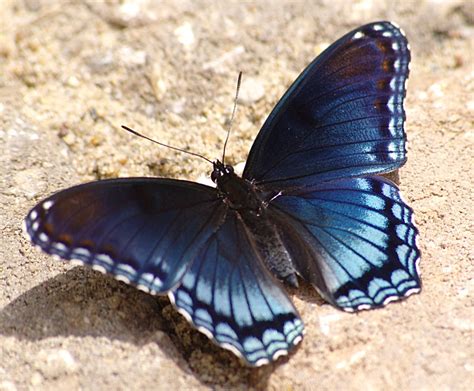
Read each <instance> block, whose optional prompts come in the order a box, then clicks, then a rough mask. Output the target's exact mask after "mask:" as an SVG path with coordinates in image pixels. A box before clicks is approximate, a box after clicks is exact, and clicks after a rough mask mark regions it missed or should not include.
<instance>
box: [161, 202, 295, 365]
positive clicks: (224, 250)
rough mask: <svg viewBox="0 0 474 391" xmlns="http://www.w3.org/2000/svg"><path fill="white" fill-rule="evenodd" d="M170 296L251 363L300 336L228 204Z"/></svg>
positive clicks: (195, 321)
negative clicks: (221, 220) (218, 224)
mask: <svg viewBox="0 0 474 391" xmlns="http://www.w3.org/2000/svg"><path fill="white" fill-rule="evenodd" d="M170 299H171V301H172V302H173V303H174V305H175V306H176V307H177V309H178V310H179V311H180V312H181V313H182V314H183V315H184V316H185V317H186V318H187V319H188V320H189V321H190V322H192V323H193V324H194V325H195V327H196V328H197V329H198V330H200V331H201V332H203V333H204V334H206V335H207V336H208V337H209V338H212V339H213V340H214V341H215V342H217V343H218V344H219V345H221V346H222V347H224V348H226V349H229V350H231V351H232V352H234V353H235V354H237V355H238V356H240V357H242V358H244V359H245V360H246V362H247V363H248V364H250V365H253V366H259V365H263V364H266V363H268V362H270V361H272V360H275V359H276V358H277V357H279V356H281V355H283V354H286V353H287V352H288V351H289V350H291V349H292V348H293V347H294V346H295V345H296V344H297V343H298V342H299V341H300V340H301V338H302V332H303V324H302V322H301V320H300V318H299V315H298V313H297V312H296V310H295V308H294V307H293V304H292V303H291V301H290V299H289V298H288V296H287V295H286V293H285V292H284V290H283V288H282V287H281V285H280V284H279V282H278V281H276V280H275V279H274V277H273V276H271V275H270V273H269V272H268V271H267V270H266V269H265V266H264V264H263V261H262V259H261V258H260V256H259V255H258V252H257V247H256V244H255V242H254V240H253V239H252V236H251V235H250V234H249V233H248V232H247V229H246V227H245V226H244V224H243V223H242V221H241V220H240V217H239V216H238V215H237V214H236V212H235V211H233V210H230V209H229V210H228V213H227V217H226V219H225V222H224V223H223V224H222V225H221V226H220V228H219V229H218V230H217V231H216V232H215V233H213V234H212V235H211V237H210V238H209V239H208V240H207V242H206V243H205V245H204V247H203V248H202V250H201V251H200V252H199V254H198V256H197V257H196V258H195V259H194V261H193V264H192V266H191V268H190V269H189V270H188V271H187V272H186V274H185V275H184V277H183V279H182V283H181V285H180V286H179V287H177V288H176V289H175V290H174V291H172V292H170Z"/></svg>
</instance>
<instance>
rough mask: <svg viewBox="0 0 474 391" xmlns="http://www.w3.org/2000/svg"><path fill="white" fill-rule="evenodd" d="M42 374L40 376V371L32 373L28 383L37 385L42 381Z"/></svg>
mask: <svg viewBox="0 0 474 391" xmlns="http://www.w3.org/2000/svg"><path fill="white" fill-rule="evenodd" d="M43 380H44V379H43V376H41V373H39V372H35V373H33V375H32V376H31V379H30V384H31V385H32V386H33V387H38V386H39V385H40V384H41V383H43Z"/></svg>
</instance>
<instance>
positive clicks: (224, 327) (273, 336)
mask: <svg viewBox="0 0 474 391" xmlns="http://www.w3.org/2000/svg"><path fill="white" fill-rule="evenodd" d="M181 293H183V292H179V294H180V295H181ZM188 296H189V295H188ZM168 297H169V299H170V302H171V303H172V304H173V306H174V307H175V308H176V310H177V311H178V312H179V313H180V314H181V315H183V316H184V318H185V319H186V320H187V321H188V322H189V323H191V324H192V325H193V326H194V327H195V328H196V329H197V330H199V331H200V332H201V333H203V334H204V335H205V336H206V337H208V338H209V339H211V340H213V341H214V342H216V343H217V344H219V346H220V347H222V348H223V349H227V350H230V351H231V352H232V353H234V354H235V355H236V356H237V357H240V358H242V359H245V358H244V357H243V354H242V352H241V350H239V349H238V347H237V346H236V345H238V346H240V347H241V349H242V350H245V346H247V350H249V351H252V350H254V348H255V346H254V345H255V343H258V344H262V342H263V344H262V349H263V350H264V351H265V354H269V353H270V352H269V349H271V347H272V345H274V344H275V343H279V344H284V345H285V347H284V348H278V349H277V350H275V352H273V353H270V355H271V356H270V357H271V360H272V361H274V360H276V359H277V358H278V357H280V356H284V355H286V354H288V350H289V348H290V347H291V346H295V345H297V344H298V343H299V342H300V341H301V340H302V339H303V337H302V335H301V334H302V333H303V331H304V330H303V323H302V322H301V320H300V319H298V318H296V319H294V321H288V322H286V323H285V325H284V326H283V330H284V334H282V333H281V332H279V331H278V330H275V329H268V330H265V332H264V333H263V336H262V341H258V340H257V339H256V338H254V337H249V338H247V339H245V340H244V341H243V342H242V344H241V343H240V342H239V340H238V335H237V333H236V332H235V331H234V330H233V329H232V328H231V326H230V325H229V324H227V323H219V324H218V325H217V326H216V327H215V328H214V327H213V326H212V323H211V322H212V318H211V315H210V314H209V313H208V312H207V311H205V310H204V309H198V310H196V311H195V312H194V314H192V313H190V312H188V311H187V310H186V309H184V308H183V307H181V306H180V305H181V304H182V303H179V305H178V304H177V302H176V297H175V293H174V292H172V291H170V292H168ZM182 299H183V297H180V299H179V300H180V301H181V300H182ZM188 304H189V303H188ZM189 309H190V310H192V305H189ZM199 310H201V312H200V313H199V314H198V313H197V312H198V311H199ZM203 311H204V312H206V313H207V315H206V314H204V312H203ZM197 315H199V316H197ZM195 318H199V321H203V320H207V321H206V323H209V328H206V327H204V326H202V325H198V324H197V323H196V319H195ZM211 329H212V330H211ZM215 333H217V334H221V335H225V336H227V337H229V338H232V339H234V344H232V343H229V342H220V341H218V340H217V339H216V335H215ZM291 334H296V336H294V337H291ZM263 345H265V347H264V346H263ZM262 353H263V352H262ZM269 362H270V359H269V358H268V357H262V358H259V359H257V360H256V361H255V362H253V363H251V364H252V365H254V366H257V367H258V366H261V365H265V364H268V363H269Z"/></svg>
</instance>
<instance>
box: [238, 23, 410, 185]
mask: <svg viewBox="0 0 474 391" xmlns="http://www.w3.org/2000/svg"><path fill="white" fill-rule="evenodd" d="M409 61H410V52H409V48H408V43H407V40H406V38H405V36H404V35H403V33H402V31H401V30H400V29H399V28H398V27H397V26H395V25H394V24H392V23H390V22H377V23H372V24H368V25H365V26H362V27H359V28H357V29H356V30H353V31H351V32H350V33H348V34H346V35H345V36H343V37H342V38H340V39H339V40H338V41H336V42H335V43H334V44H332V45H331V46H330V47H329V48H328V49H326V50H325V51H324V52H323V53H322V54H321V55H320V56H318V57H317V58H316V59H315V60H314V61H313V62H312V63H311V64H310V65H309V66H308V67H307V68H306V69H305V70H304V71H303V73H302V74H301V75H300V76H299V77H298V79H297V80H296V81H295V82H294V83H293V85H292V86H291V87H290V89H289V90H288V91H287V92H286V93H285V95H284V96H283V97H282V99H281V100H280V101H279V103H278V104H277V105H276V107H275V108H274V110H273V111H272V113H271V114H270V116H269V117H268V119H267V121H266V122H265V124H264V125H263V127H262V129H261V130H260V133H259V134H258V136H257V138H256V140H255V142H254V144H253V146H252V149H251V151H250V154H249V157H248V160H247V164H246V166H245V170H244V174H243V176H244V178H247V179H253V180H255V181H256V182H258V183H261V184H272V185H273V186H280V187H284V186H289V185H301V184H308V183H318V182H321V181H324V180H331V179H337V178H343V177H353V176H360V175H366V174H370V173H382V172H388V171H392V170H394V169H396V168H398V167H400V166H401V165H403V163H404V162H405V160H406V151H405V133H404V129H403V124H404V120H405V112H404V109H403V100H404V97H405V82H406V79H407V77H408V65H409Z"/></svg>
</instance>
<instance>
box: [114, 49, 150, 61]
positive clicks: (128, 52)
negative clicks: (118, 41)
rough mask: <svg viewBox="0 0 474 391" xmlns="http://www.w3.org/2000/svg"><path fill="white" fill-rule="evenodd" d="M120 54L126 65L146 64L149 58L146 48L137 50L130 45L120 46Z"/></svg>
mask: <svg viewBox="0 0 474 391" xmlns="http://www.w3.org/2000/svg"><path fill="white" fill-rule="evenodd" d="M118 56H119V58H120V60H121V61H122V62H123V63H124V64H125V65H145V64H146V60H147V54H146V52H145V51H144V50H135V49H133V48H131V47H129V46H124V47H122V48H120V50H119V52H118Z"/></svg>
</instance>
